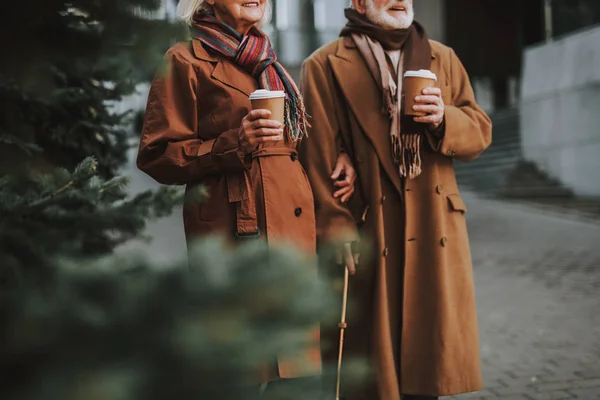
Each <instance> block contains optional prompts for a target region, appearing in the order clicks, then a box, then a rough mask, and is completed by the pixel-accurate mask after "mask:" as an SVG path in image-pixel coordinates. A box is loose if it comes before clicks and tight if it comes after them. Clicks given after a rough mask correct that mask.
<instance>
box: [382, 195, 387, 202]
mask: <svg viewBox="0 0 600 400" xmlns="http://www.w3.org/2000/svg"><path fill="white" fill-rule="evenodd" d="M385 199H387V197H386V196H382V197H381V204H383V202H384V201H385Z"/></svg>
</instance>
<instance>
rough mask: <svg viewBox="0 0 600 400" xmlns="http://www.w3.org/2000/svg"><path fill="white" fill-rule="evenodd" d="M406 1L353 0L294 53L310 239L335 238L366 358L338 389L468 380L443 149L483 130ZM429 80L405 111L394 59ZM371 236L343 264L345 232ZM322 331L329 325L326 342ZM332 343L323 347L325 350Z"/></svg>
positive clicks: (470, 341)
mask: <svg viewBox="0 0 600 400" xmlns="http://www.w3.org/2000/svg"><path fill="white" fill-rule="evenodd" d="M413 16H414V13H413V1H412V0H405V1H399V0H353V7H352V8H350V9H347V10H346V17H347V19H348V23H347V25H346V27H345V28H344V29H343V31H342V33H341V37H340V39H339V40H337V41H335V42H333V43H331V44H329V45H326V46H324V47H323V48H321V49H319V50H317V51H316V52H315V53H314V54H313V55H312V56H311V57H310V58H308V59H307V60H306V61H305V63H304V64H303V70H302V86H303V92H304V95H305V100H306V106H307V113H308V114H309V115H311V116H312V119H311V124H312V128H311V129H310V131H309V137H308V139H307V140H306V141H305V142H304V148H303V149H302V151H301V157H302V161H303V163H304V166H305V169H306V171H307V173H308V175H309V179H310V181H311V184H312V187H313V190H314V194H315V202H316V212H317V214H316V219H317V233H318V237H319V240H320V241H321V242H327V241H337V242H340V241H341V242H342V243H343V242H346V243H347V244H346V246H345V247H344V250H345V253H346V254H345V255H346V264H347V265H348V268H349V269H350V270H351V272H352V273H353V276H352V277H351V283H350V292H349V293H350V301H351V303H350V304H351V306H350V309H349V317H348V318H349V324H348V328H347V329H346V341H345V355H344V357H346V358H347V357H349V356H361V357H365V358H366V359H367V360H369V362H370V366H371V368H372V371H373V376H372V379H370V380H369V381H368V383H367V384H364V383H363V384H361V385H355V384H353V382H352V381H351V380H348V379H346V380H344V379H342V385H343V388H342V392H343V395H344V396H345V398H346V399H348V400H354V399H369V400H371V399H380V400H398V399H400V398H404V399H435V398H437V396H445V395H452V394H457V393H464V392H471V391H476V390H479V389H480V388H481V376H480V366H479V350H478V333H477V318H476V312H475V294H474V285H473V276H472V265H471V256H470V250H469V243H468V237H467V229H466V222H465V213H466V207H465V204H464V203H463V200H462V199H461V196H460V194H459V191H458V187H457V183H456V178H455V173H454V167H453V162H454V160H455V159H456V160H460V161H471V160H473V159H475V158H476V157H477V156H478V155H479V154H480V153H481V152H483V151H484V150H485V149H486V148H487V147H488V146H489V145H490V143H491V122H490V120H489V118H488V117H487V115H486V114H485V113H484V112H483V111H482V110H481V109H480V108H479V106H478V105H477V104H476V102H475V98H474V94H473V90H472V88H471V85H470V83H469V77H468V76H467V73H466V71H465V69H464V68H463V66H462V64H461V62H460V61H459V59H458V58H457V56H456V54H455V53H454V51H453V50H452V49H450V48H448V47H446V46H444V45H442V44H440V43H438V42H435V41H432V40H429V39H428V37H427V34H426V32H425V29H424V28H423V26H421V25H420V24H419V23H417V22H415V21H414V20H413ZM421 69H424V70H430V71H431V72H433V73H435V74H436V75H437V82H436V85H435V87H433V88H429V89H424V90H423V91H422V94H420V95H418V96H416V98H415V102H416V105H415V106H414V110H416V111H422V112H424V113H425V114H426V115H425V116H421V117H411V116H408V115H406V111H407V110H405V109H404V107H403V106H404V101H403V93H404V92H403V91H402V87H403V85H402V84H403V72H404V71H407V70H421ZM340 153H346V154H347V155H348V156H349V158H350V160H352V163H353V165H354V167H355V169H356V172H357V176H358V179H357V180H356V192H355V193H354V195H353V196H352V198H351V199H350V200H349V201H348V202H340V201H338V200H337V199H336V198H334V197H333V196H332V195H331V192H332V191H331V188H332V182H331V176H330V173H331V171H332V168H333V166H334V164H335V161H336V158H337V157H338V155H339V154H340ZM359 236H360V237H362V238H366V239H367V240H368V241H369V242H370V244H371V245H372V250H373V251H371V252H370V253H369V255H363V259H361V264H360V265H359V266H357V267H356V270H355V273H354V268H355V266H354V261H353V254H352V250H351V246H350V245H349V243H350V242H352V241H355V240H357V239H358V237H359ZM334 340H335V339H333V338H331V339H330V340H329V341H330V342H332V341H334ZM334 350H335V349H334Z"/></svg>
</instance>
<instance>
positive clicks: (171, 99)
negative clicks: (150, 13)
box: [137, 0, 354, 380]
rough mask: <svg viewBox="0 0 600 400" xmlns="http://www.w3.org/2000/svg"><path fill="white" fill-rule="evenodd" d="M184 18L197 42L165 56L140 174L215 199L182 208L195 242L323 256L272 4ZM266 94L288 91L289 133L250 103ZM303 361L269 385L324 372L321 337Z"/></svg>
mask: <svg viewBox="0 0 600 400" xmlns="http://www.w3.org/2000/svg"><path fill="white" fill-rule="evenodd" d="M178 12H179V15H180V17H181V18H182V19H183V20H185V21H186V22H187V23H188V24H189V25H190V28H191V33H192V40H191V42H186V43H178V44H176V45H175V46H173V47H172V48H171V49H170V50H169V51H168V52H167V54H166V56H165V58H166V63H167V68H166V70H165V71H164V72H163V74H161V75H159V76H157V78H156V79H155V80H154V81H153V83H152V86H151V89H150V94H149V98H148V105H147V110H146V116H145V121H144V128H143V132H142V137H141V143H140V149H139V155H138V160H137V165H138V167H139V168H140V169H141V170H143V171H144V172H146V173H147V174H148V175H150V176H151V177H153V178H154V179H155V180H157V181H158V182H160V183H163V184H180V185H183V184H185V185H187V190H188V191H189V190H190V189H193V188H194V187H196V186H198V185H200V184H202V185H204V186H206V187H207V188H208V190H209V197H208V199H206V200H204V201H203V202H202V203H200V204H196V203H190V204H188V205H186V206H185V208H184V225H185V231H186V236H187V238H188V240H189V239H190V238H193V237H195V236H198V235H205V234H220V235H224V236H225V237H228V238H230V239H231V241H232V242H233V243H235V242H238V241H240V240H242V239H252V238H262V239H264V240H267V241H268V243H269V244H272V243H277V242H287V243H291V244H294V245H296V246H297V247H298V248H300V249H302V250H304V251H306V252H309V253H311V254H312V253H315V247H316V243H315V242H316V227H315V214H314V204H313V196H312V192H311V186H310V184H309V182H308V180H307V177H306V174H305V173H304V170H303V169H302V166H301V165H300V163H299V162H298V155H297V150H296V145H297V143H298V141H300V140H301V139H302V138H303V137H304V136H305V134H306V127H307V124H308V121H307V116H306V114H305V110H304V102H303V99H302V95H301V94H300V92H299V90H298V88H297V86H296V84H295V83H294V81H293V79H292V78H291V76H290V75H289V74H288V72H287V71H286V70H285V68H284V67H283V66H282V65H281V64H280V63H279V62H277V57H276V55H275V53H274V52H273V49H272V48H271V44H270V42H269V40H268V38H267V37H266V35H265V34H264V33H263V32H262V31H261V30H260V29H259V28H260V26H262V25H263V24H264V23H266V22H267V20H268V19H269V17H270V12H271V4H270V3H269V2H268V1H267V0H181V1H180V3H179V6H178ZM261 88H262V89H268V90H282V91H285V93H286V95H287V97H286V112H285V122H286V123H285V124H281V123H280V122H278V121H276V120H273V119H271V115H270V112H269V111H267V110H251V103H250V101H249V95H250V94H251V93H252V92H254V91H255V90H257V89H261ZM332 168H333V166H332ZM340 171H342V172H345V173H346V176H347V177H346V179H345V180H336V182H332V185H331V189H330V190H337V193H336V195H337V196H339V197H340V198H341V201H346V200H347V199H348V198H349V197H350V195H351V194H352V191H353V190H354V185H353V179H354V174H353V170H352V169H351V165H350V163H349V160H348V159H347V157H344V156H343V155H342V156H340V159H339V160H338V163H337V164H336V166H335V171H334V172H333V175H332V179H334V178H337V176H338V175H339V173H340ZM334 180H335V179H334ZM336 187H337V188H336ZM305 356H306V357H304V359H303V360H299V361H298V360H295V361H290V360H279V362H278V364H277V365H276V366H274V368H273V371H270V372H271V373H270V374H269V377H268V378H265V380H270V379H273V378H276V377H281V378H296V377H301V376H308V375H312V374H315V373H317V372H318V371H319V368H320V356H319V350H318V339H317V338H315V346H314V348H312V349H310V350H309V351H307V352H306V354H305ZM296 361H298V362H296ZM307 361H308V362H307ZM307 366H308V367H307Z"/></svg>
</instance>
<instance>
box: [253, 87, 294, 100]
mask: <svg viewBox="0 0 600 400" xmlns="http://www.w3.org/2000/svg"><path fill="white" fill-rule="evenodd" d="M280 97H285V92H284V91H282V90H266V89H258V90H257V91H255V92H254V93H252V94H251V95H250V100H264V99H277V98H280Z"/></svg>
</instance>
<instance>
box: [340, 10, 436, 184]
mask: <svg viewBox="0 0 600 400" xmlns="http://www.w3.org/2000/svg"><path fill="white" fill-rule="evenodd" d="M346 17H347V18H348V24H347V25H346V26H345V27H344V29H343V30H342V32H341V36H350V37H352V39H353V40H354V43H356V47H357V48H358V50H359V52H360V53H361V55H362V57H363V59H364V60H365V62H366V64H367V66H368V67H369V70H370V71H371V73H372V74H373V77H374V78H375V80H376V82H377V84H378V85H379V87H380V88H381V93H382V96H383V99H382V104H383V110H382V112H383V114H384V115H385V117H386V118H389V119H390V120H391V124H390V140H391V146H392V152H393V157H394V161H395V162H396V165H397V166H398V170H399V172H400V175H401V176H402V177H408V178H409V179H413V178H416V177H417V176H419V175H420V174H421V164H422V163H421V145H422V144H423V141H424V130H425V127H424V125H423V124H418V123H416V122H414V121H413V120H412V118H410V117H406V118H404V117H403V112H402V101H401V100H402V76H403V75H404V72H403V71H404V69H405V68H407V69H411V70H419V69H429V68H430V67H431V47H430V45H429V39H428V38H427V34H426V33H425V30H424V29H423V27H422V26H421V25H420V24H419V23H417V22H416V21H415V22H413V24H412V25H411V26H410V28H408V29H398V30H393V31H389V30H388V31H386V30H384V29H383V28H381V27H379V26H377V25H375V24H373V23H372V22H371V21H369V20H368V19H367V18H366V17H365V16H364V15H361V14H359V13H358V12H357V11H356V10H351V9H347V10H346ZM385 50H401V58H400V62H399V68H398V69H399V71H398V74H397V78H395V77H394V74H393V73H392V71H390V68H389V67H388V63H387V60H386V54H385Z"/></svg>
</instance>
